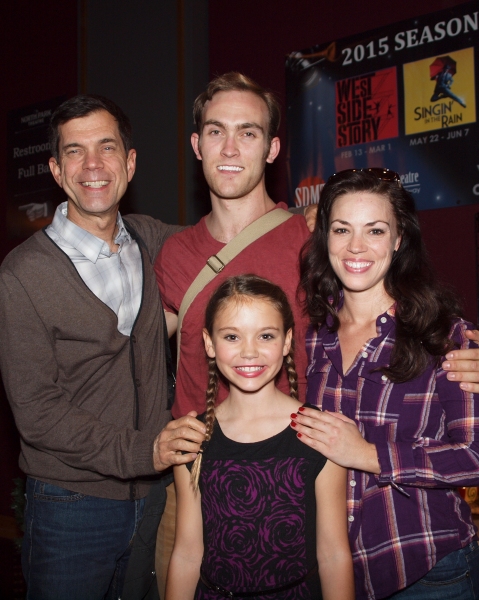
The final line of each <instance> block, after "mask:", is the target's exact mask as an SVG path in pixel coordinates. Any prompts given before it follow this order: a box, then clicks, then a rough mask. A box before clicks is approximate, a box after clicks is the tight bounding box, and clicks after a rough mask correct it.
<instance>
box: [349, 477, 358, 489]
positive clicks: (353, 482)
mask: <svg viewBox="0 0 479 600" xmlns="http://www.w3.org/2000/svg"><path fill="white" fill-rule="evenodd" d="M349 485H350V486H351V487H354V486H355V485H356V482H355V481H354V479H351V481H350V482H349Z"/></svg>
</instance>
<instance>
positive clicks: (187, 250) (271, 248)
mask: <svg viewBox="0 0 479 600" xmlns="http://www.w3.org/2000/svg"><path fill="white" fill-rule="evenodd" d="M277 206H278V207H280V208H287V207H286V206H285V205H284V204H278V205H277ZM308 236H309V231H308V228H307V227H306V221H305V219H304V217H303V216H302V215H294V216H292V217H291V218H290V219H288V220H287V221H285V222H284V223H282V224H281V225H279V226H278V227H276V228H275V229H273V230H272V231H270V232H269V233H267V234H265V235H264V236H262V237H260V238H259V239H258V240H256V242H254V243H252V244H250V245H249V246H247V247H246V248H245V249H244V250H243V251H242V252H241V253H240V254H239V255H238V256H236V257H235V258H234V259H233V260H232V261H231V262H230V263H229V264H228V265H227V266H226V267H225V268H224V269H223V271H222V272H221V273H219V275H217V276H216V277H215V278H214V279H213V280H212V281H210V282H209V283H208V285H206V286H205V288H204V289H203V290H202V291H201V292H200V293H199V294H198V295H197V296H196V298H195V299H194V301H193V303H192V304H191V305H190V307H189V309H188V311H187V313H186V315H185V318H184V319H183V325H182V328H181V353H180V361H179V364H178V372H177V374H176V398H175V403H174V405H173V410H172V413H173V416H174V417H175V419H177V418H179V417H181V416H183V415H185V414H186V413H187V412H188V411H190V410H196V411H197V412H198V413H202V412H204V411H205V408H206V401H205V391H206V386H207V383H208V367H207V361H206V353H205V348H204V344H203V336H202V329H203V327H204V321H205V310H206V305H207V303H208V300H209V298H210V296H211V295H212V293H213V291H214V290H215V289H216V288H217V287H218V286H219V285H220V283H221V282H222V281H224V280H225V279H226V278H227V277H231V276H232V275H241V274H244V273H254V274H255V275H259V276H260V277H264V278H266V279H269V280H270V281H272V282H274V283H276V284H277V285H280V286H281V287H282V288H283V290H284V291H285V292H286V295H287V296H288V300H289V302H290V304H291V307H292V309H293V313H294V319H295V332H294V339H295V362H296V369H297V372H298V380H299V390H300V398H301V400H303V401H304V398H305V390H306V366H307V361H306V350H305V343H304V336H305V332H306V328H307V325H308V319H307V318H305V317H303V315H302V311H301V307H300V306H298V303H297V301H296V289H297V287H298V282H299V251H300V249H301V247H302V246H303V244H304V242H305V241H306V239H307V238H308ZM224 245H225V244H223V243H222V242H218V241H217V240H215V239H214V238H213V237H212V236H211V234H210V232H209V231H208V228H207V227H206V222H205V218H204V217H203V219H201V221H200V222H199V223H198V224H197V225H195V226H194V227H190V228H189V229H185V230H184V231H181V232H180V233H176V234H175V235H173V236H172V237H170V238H169V239H168V240H167V241H166V242H165V244H164V245H163V248H162V250H161V252H160V254H159V255H158V258H157V259H156V263H155V272H156V278H157V281H158V285H159V288H160V292H161V297H162V299H163V305H164V307H165V309H166V310H167V311H169V312H172V313H175V314H178V311H179V309H180V305H181V301H182V300H183V296H184V295H185V293H186V291H187V290H188V288H189V287H190V285H191V284H192V282H193V281H194V279H195V278H196V276H197V275H198V273H199V272H200V271H201V269H202V268H203V267H204V266H205V264H206V260H207V259H208V258H209V257H210V256H212V255H213V254H217V253H218V252H219V251H220V250H221V248H223V246H224ZM278 387H279V389H281V390H282V391H283V392H285V393H287V394H289V384H288V380H287V377H286V374H285V369H283V372H282V373H281V377H280V380H279V382H278ZM227 395H228V390H227V388H226V386H225V385H223V384H221V388H220V390H219V395H218V402H221V401H222V400H224V399H225V398H226V396H227Z"/></svg>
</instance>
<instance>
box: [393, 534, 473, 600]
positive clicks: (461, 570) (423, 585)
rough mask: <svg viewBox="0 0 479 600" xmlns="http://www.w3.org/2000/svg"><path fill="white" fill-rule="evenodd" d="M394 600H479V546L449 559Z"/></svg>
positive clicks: (401, 592)
mask: <svg viewBox="0 0 479 600" xmlns="http://www.w3.org/2000/svg"><path fill="white" fill-rule="evenodd" d="M389 598H390V599H391V600H475V599H478V598H479V543H478V542H477V541H473V542H471V543H470V544H469V545H468V546H466V547H465V548H461V550H456V551H455V552H451V554H448V555H447V556H445V557H444V558H443V559H442V560H440V561H439V562H438V563H436V565H435V566H434V567H433V568H432V569H431V570H430V571H429V573H427V575H425V576H424V577H423V578H422V579H420V580H419V581H416V583H413V584H412V585H410V586H409V587H407V588H405V589H404V590H401V591H400V592H397V593H396V594H393V595H392V596H389Z"/></svg>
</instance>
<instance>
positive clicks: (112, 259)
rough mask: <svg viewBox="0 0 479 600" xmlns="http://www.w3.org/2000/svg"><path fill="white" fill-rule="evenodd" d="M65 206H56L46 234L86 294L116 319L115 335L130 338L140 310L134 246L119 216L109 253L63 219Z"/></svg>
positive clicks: (105, 246) (139, 272)
mask: <svg viewBox="0 0 479 600" xmlns="http://www.w3.org/2000/svg"><path fill="white" fill-rule="evenodd" d="M67 206H68V203H67V202H63V203H62V204H60V206H58V208H57V209H56V211H55V215H54V217H53V221H52V223H51V225H49V226H48V227H47V229H46V233H47V234H48V235H49V236H50V238H51V239H52V240H53V241H54V242H55V244H56V245H57V246H58V247H59V248H61V249H62V250H63V252H65V254H66V255H67V256H68V257H69V258H70V260H71V261H72V263H73V264H74V265H75V268H76V270H77V271H78V274H79V275H80V277H81V278H82V280H83V282H84V283H85V284H86V285H87V286H88V287H89V288H90V290H91V291H92V292H93V293H94V294H95V296H97V298H99V299H100V300H101V301H102V302H104V303H105V304H106V305H107V306H109V307H110V308H111V310H112V311H113V312H114V313H115V314H116V315H117V317H118V331H120V333H123V334H124V335H130V333H131V330H132V328H133V324H134V322H135V319H136V316H137V314H138V311H139V309H140V304H141V292H142V286H143V273H142V263H141V254H140V249H139V248H138V244H137V243H136V241H135V240H134V239H133V238H132V237H131V235H130V234H129V233H128V231H127V230H126V228H125V225H124V223H123V219H122V218H121V215H120V213H118V217H117V226H118V234H117V236H116V238H115V244H118V246H119V247H118V250H117V252H112V251H111V250H110V248H109V246H108V244H107V243H106V242H105V241H103V240H101V239H100V238H98V237H96V236H94V235H93V234H91V233H89V232H88V231H85V229H82V228H81V227H78V225H75V223H73V222H72V221H70V220H69V219H68V218H67Z"/></svg>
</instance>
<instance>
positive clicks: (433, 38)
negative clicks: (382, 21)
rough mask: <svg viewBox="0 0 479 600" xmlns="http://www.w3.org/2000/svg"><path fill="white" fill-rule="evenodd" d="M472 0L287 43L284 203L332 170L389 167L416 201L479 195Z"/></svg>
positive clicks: (477, 25) (306, 198)
mask: <svg viewBox="0 0 479 600" xmlns="http://www.w3.org/2000/svg"><path fill="white" fill-rule="evenodd" d="M478 8H479V7H478V3H477V1H474V2H468V3H466V4H462V5H460V6H457V7H455V8H453V9H448V10H444V11H440V12H436V13H433V14H429V15H424V16H422V17H417V18H415V19H411V20H409V21H402V22H400V23H396V24H394V25H390V26H388V27H385V28H383V29H380V30H375V31H371V32H367V33H365V34H361V35H357V36H353V37H350V38H347V39H342V40H339V41H334V42H331V43H329V44H325V45H323V46H315V47H312V48H307V49H305V50H302V51H297V52H292V53H291V54H290V55H289V56H288V57H287V60H286V82H287V130H288V145H287V147H288V164H289V203H290V205H296V206H306V205H308V204H312V203H315V202H317V201H318V199H319V193H320V189H321V187H322V184H323V183H324V182H325V181H326V180H327V178H328V177H329V175H331V174H332V173H335V172H338V171H341V170H343V169H349V168H365V167H386V168H389V169H392V170H394V171H397V172H398V173H399V175H400V177H401V181H402V184H403V185H404V187H406V188H407V189H408V190H409V191H410V192H411V193H412V194H414V198H415V201H416V205H417V207H418V208H419V209H431V208H442V207H446V206H457V205H464V204H472V203H474V202H479V154H478V151H479V128H478V124H477V108H476V97H477V89H478V79H479V73H478V68H479V58H478V48H477V40H478V39H479V38H478V35H479V16H478V15H479V10H478Z"/></svg>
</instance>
